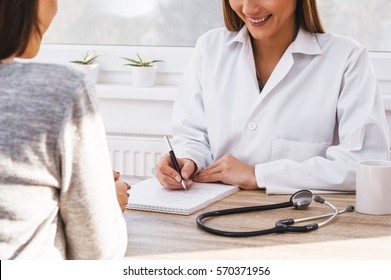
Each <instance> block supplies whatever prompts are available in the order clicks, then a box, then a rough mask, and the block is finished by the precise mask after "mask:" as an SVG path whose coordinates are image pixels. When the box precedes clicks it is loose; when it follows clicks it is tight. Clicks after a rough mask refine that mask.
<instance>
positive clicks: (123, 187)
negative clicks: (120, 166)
mask: <svg viewBox="0 0 391 280" xmlns="http://www.w3.org/2000/svg"><path fill="white" fill-rule="evenodd" d="M113 176H114V182H115V190H116V192H117V200H118V203H119V206H120V208H121V210H122V213H123V212H125V209H126V204H127V203H128V198H129V193H128V190H130V186H129V185H128V184H127V183H126V182H124V181H122V180H121V179H120V174H119V173H118V172H116V171H114V170H113Z"/></svg>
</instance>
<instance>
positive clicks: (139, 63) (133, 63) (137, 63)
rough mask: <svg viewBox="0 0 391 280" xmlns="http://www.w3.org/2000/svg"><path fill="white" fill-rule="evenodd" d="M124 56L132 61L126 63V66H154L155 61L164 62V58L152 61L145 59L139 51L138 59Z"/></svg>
mask: <svg viewBox="0 0 391 280" xmlns="http://www.w3.org/2000/svg"><path fill="white" fill-rule="evenodd" d="M122 58H123V59H125V60H127V61H129V62H131V63H127V64H124V66H135V67H152V64H154V63H157V62H163V60H150V61H147V60H143V59H142V57H141V56H140V55H139V54H138V53H137V58H138V60H136V59H132V58H128V57H122Z"/></svg>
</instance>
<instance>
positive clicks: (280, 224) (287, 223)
mask: <svg viewBox="0 0 391 280" xmlns="http://www.w3.org/2000/svg"><path fill="white" fill-rule="evenodd" d="M304 192H305V191H304ZM307 192H308V191H307ZM299 193H300V191H299V192H297V193H295V194H294V195H293V196H292V197H291V200H290V201H289V202H283V203H277V204H271V205H259V206H249V207H240V208H231V209H223V210H217V211H210V212H206V213H203V214H200V215H199V216H198V217H197V219H196V223H197V225H198V227H200V228H201V229H203V230H205V231H206V232H209V233H212V234H215V235H220V236H226V237H250V236H258V235H266V234H272V233H284V232H309V231H313V230H316V229H318V228H319V227H321V226H324V225H326V224H328V223H330V222H332V221H333V220H334V219H335V218H336V217H337V215H339V214H342V213H344V212H352V211H354V207H353V206H348V207H347V208H346V209H344V210H341V211H338V209H337V208H336V207H335V206H334V205H333V204H331V203H329V202H328V201H325V200H324V199H323V198H321V197H319V196H316V197H315V199H314V200H315V201H316V202H318V203H321V204H326V205H327V206H329V207H330V208H331V209H332V210H333V212H332V213H326V214H322V215H317V216H311V217H305V218H299V219H284V220H279V221H277V222H276V224H275V227H273V228H269V229H263V230H256V231H239V232H235V231H224V230H219V229H215V228H211V227H209V226H207V225H206V224H204V223H203V219H207V218H212V217H218V216H225V215H232V214H240V213H247V212H254V211H265V210H274V209H279V208H286V207H291V206H295V207H297V204H296V203H294V202H293V199H292V198H293V197H294V196H295V195H296V194H299ZM307 195H308V194H307ZM308 204H309V203H308ZM308 204H307V205H308ZM326 217H329V218H328V219H327V220H325V221H323V222H321V223H312V224H306V225H303V226H292V225H293V224H295V223H300V222H305V221H310V220H317V219H321V218H326Z"/></svg>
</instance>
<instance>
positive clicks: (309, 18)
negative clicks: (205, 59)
mask: <svg viewBox="0 0 391 280" xmlns="http://www.w3.org/2000/svg"><path fill="white" fill-rule="evenodd" d="M223 12H224V22H225V26H226V27H227V29H228V30H229V31H239V30H240V29H242V27H243V26H244V22H243V20H242V19H241V18H240V17H239V16H238V15H237V14H236V13H235V11H234V10H233V9H232V8H231V6H230V4H229V0H223ZM296 22H297V25H298V26H300V27H302V28H303V29H304V30H306V31H307V32H310V33H324V29H323V26H322V23H321V20H320V16H319V12H318V6H317V4H316V0H297V3H296Z"/></svg>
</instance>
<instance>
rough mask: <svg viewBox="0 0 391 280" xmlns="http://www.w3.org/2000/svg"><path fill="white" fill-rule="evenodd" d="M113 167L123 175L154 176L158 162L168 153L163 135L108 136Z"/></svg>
mask: <svg viewBox="0 0 391 280" xmlns="http://www.w3.org/2000/svg"><path fill="white" fill-rule="evenodd" d="M107 141H108V146H109V153H110V158H111V163H112V166H113V169H114V170H116V171H118V172H120V173H121V174H123V175H129V176H152V175H153V174H154V172H153V170H154V167H155V165H156V163H158V162H159V160H160V157H161V156H162V155H164V154H166V153H167V147H166V146H165V143H164V141H163V139H162V138H161V137H145V136H141V137H140V136H112V135H111V136H110V135H108V136H107Z"/></svg>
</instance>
